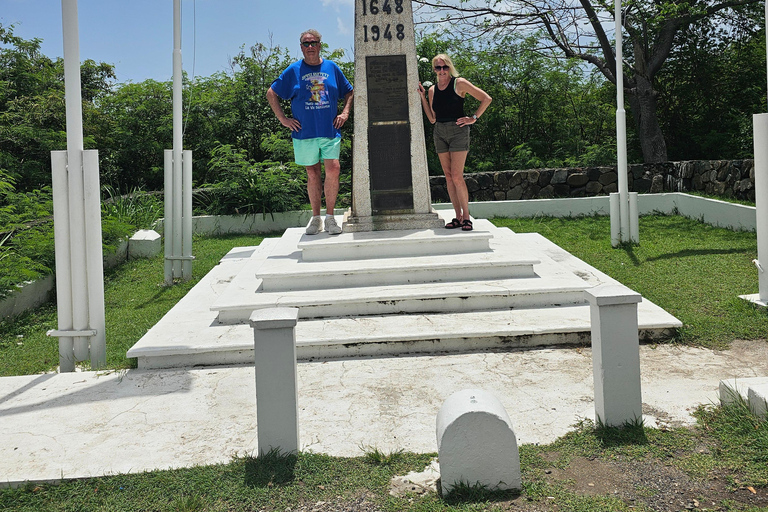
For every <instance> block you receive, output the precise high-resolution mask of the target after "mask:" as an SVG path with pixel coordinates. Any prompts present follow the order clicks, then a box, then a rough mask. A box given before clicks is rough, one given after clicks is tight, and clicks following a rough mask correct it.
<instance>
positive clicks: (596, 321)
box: [585, 284, 643, 427]
mask: <svg viewBox="0 0 768 512" xmlns="http://www.w3.org/2000/svg"><path fill="white" fill-rule="evenodd" d="M585 294H586V296H587V300H588V301H589V304H590V317H591V322H592V328H591V331H592V374H593V378H594V382H595V416H596V418H595V419H596V421H597V422H600V423H602V424H603V425H605V426H613V427H621V426H623V425H625V424H627V423H633V422H635V421H638V420H641V419H642V417H643V400H642V394H641V391H640V342H639V338H638V331H637V303H638V302H640V301H641V300H642V297H641V296H640V294H639V293H636V292H633V291H632V290H630V289H629V288H627V287H626V286H623V285H613V284H606V285H600V286H596V287H594V288H590V289H587V290H585Z"/></svg>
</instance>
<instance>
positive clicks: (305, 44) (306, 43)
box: [301, 41, 320, 48]
mask: <svg viewBox="0 0 768 512" xmlns="http://www.w3.org/2000/svg"><path fill="white" fill-rule="evenodd" d="M301 46H303V47H304V48H309V47H310V46H311V47H312V48H314V47H315V46H320V41H302V42H301Z"/></svg>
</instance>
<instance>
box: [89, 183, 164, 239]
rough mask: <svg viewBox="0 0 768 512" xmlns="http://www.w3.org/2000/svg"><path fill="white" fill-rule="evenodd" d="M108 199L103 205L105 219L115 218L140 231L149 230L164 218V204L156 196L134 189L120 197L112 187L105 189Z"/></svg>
mask: <svg viewBox="0 0 768 512" xmlns="http://www.w3.org/2000/svg"><path fill="white" fill-rule="evenodd" d="M103 189H104V193H105V195H106V198H105V199H104V200H103V201H102V203H101V215H102V217H103V218H105V217H106V218H110V217H111V218H113V219H115V220H119V221H121V222H123V223H125V224H129V225H131V226H136V227H137V228H139V229H149V228H151V227H152V226H154V224H155V222H156V221H157V220H158V219H160V218H162V217H163V213H164V211H163V206H164V205H163V203H162V202H161V201H160V199H158V198H157V196H155V195H151V194H145V193H144V192H142V191H141V190H139V189H133V190H132V191H131V192H130V193H128V194H126V195H120V194H119V192H118V191H117V190H115V189H114V188H112V187H110V186H106V187H103Z"/></svg>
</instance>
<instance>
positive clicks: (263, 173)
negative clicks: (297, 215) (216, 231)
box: [198, 144, 308, 216]
mask: <svg viewBox="0 0 768 512" xmlns="http://www.w3.org/2000/svg"><path fill="white" fill-rule="evenodd" d="M208 174H209V175H211V176H215V177H216V180H217V181H216V182H215V183H211V184H208V185H207V188H206V191H205V193H204V194H198V202H204V203H205V211H206V212H208V213H209V214H211V215H221V214H251V213H261V214H262V215H263V216H266V215H267V214H268V213H269V214H274V213H275V212H282V211H289V210H297V209H300V208H301V206H302V205H303V204H305V203H306V202H307V200H308V198H307V192H306V173H305V171H304V169H303V168H302V167H300V166H298V165H296V164H294V163H288V164H280V163H277V162H270V161H267V162H260V163H254V162H253V161H250V160H248V157H247V155H246V151H245V150H244V149H240V150H238V149H235V148H233V147H232V146H230V145H229V144H221V145H219V146H218V147H217V148H215V149H214V150H213V152H212V158H211V161H210V162H209V171H208Z"/></svg>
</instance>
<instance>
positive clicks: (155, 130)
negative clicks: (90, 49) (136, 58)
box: [99, 80, 173, 190]
mask: <svg viewBox="0 0 768 512" xmlns="http://www.w3.org/2000/svg"><path fill="white" fill-rule="evenodd" d="M100 108H101V111H102V112H103V113H104V116H105V117H106V118H107V119H108V125H107V127H106V128H107V130H106V134H105V136H104V137H103V138H102V139H101V140H100V148H99V149H100V150H101V151H100V171H101V177H102V181H103V182H104V183H105V184H107V185H109V186H111V187H113V188H115V189H118V190H120V189H122V190H131V189H136V188H140V189H144V190H161V189H162V188H163V180H164V177H163V158H164V150H166V149H171V147H172V145H173V144H172V142H173V140H172V139H173V134H172V131H173V127H172V122H171V121H172V111H173V105H172V102H171V83H170V82H165V83H161V82H157V81H155V80H145V81H144V82H141V83H139V84H134V83H126V84H121V85H119V86H118V87H117V88H116V89H115V91H114V93H113V94H111V95H109V96H107V97H105V98H104V99H103V100H102V101H101V104H100Z"/></svg>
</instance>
